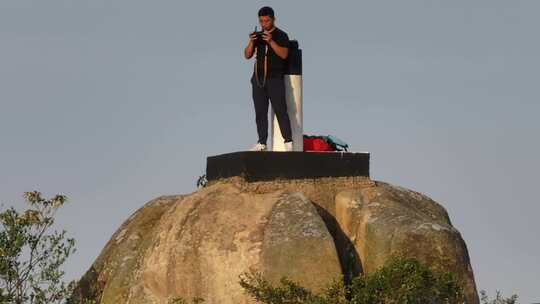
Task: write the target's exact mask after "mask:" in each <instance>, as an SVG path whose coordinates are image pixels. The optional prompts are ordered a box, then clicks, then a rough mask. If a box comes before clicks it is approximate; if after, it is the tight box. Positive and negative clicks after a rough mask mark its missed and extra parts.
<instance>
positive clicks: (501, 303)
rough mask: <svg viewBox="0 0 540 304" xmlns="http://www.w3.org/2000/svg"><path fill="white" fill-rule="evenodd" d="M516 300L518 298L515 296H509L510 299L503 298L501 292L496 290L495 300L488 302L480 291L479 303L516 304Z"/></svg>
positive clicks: (484, 292)
mask: <svg viewBox="0 0 540 304" xmlns="http://www.w3.org/2000/svg"><path fill="white" fill-rule="evenodd" d="M517 299H518V296H517V295H515V294H514V295H512V296H510V298H504V297H503V296H502V294H501V292H500V291H498V290H497V293H496V295H495V299H492V300H490V299H489V297H488V295H487V293H486V291H485V290H481V291H480V302H481V303H482V304H516V303H517Z"/></svg>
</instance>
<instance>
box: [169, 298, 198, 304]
mask: <svg viewBox="0 0 540 304" xmlns="http://www.w3.org/2000/svg"><path fill="white" fill-rule="evenodd" d="M191 303H192V304H201V303H204V299H203V298H193V299H192V300H191ZM169 304H188V302H186V300H184V299H183V298H174V299H172V300H171V301H170V302H169Z"/></svg>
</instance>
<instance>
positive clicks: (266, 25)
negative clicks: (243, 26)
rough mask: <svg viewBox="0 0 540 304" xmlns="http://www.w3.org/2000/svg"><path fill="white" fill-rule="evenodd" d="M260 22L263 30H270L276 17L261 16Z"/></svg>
mask: <svg viewBox="0 0 540 304" xmlns="http://www.w3.org/2000/svg"><path fill="white" fill-rule="evenodd" d="M259 24H260V25H261V28H262V29H263V30H265V31H269V30H271V29H272V27H274V19H272V18H271V17H270V16H260V17H259Z"/></svg>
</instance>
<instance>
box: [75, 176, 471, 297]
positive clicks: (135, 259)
mask: <svg viewBox="0 0 540 304" xmlns="http://www.w3.org/2000/svg"><path fill="white" fill-rule="evenodd" d="M393 254H402V255H406V256H411V257H416V258H418V259H420V260H422V261H424V262H426V263H427V264H429V265H430V266H432V267H434V268H438V269H441V270H443V271H453V272H455V273H456V274H457V275H458V276H459V278H460V279H461V282H462V285H463V287H464V289H465V291H466V295H467V300H468V302H469V303H473V304H476V303H478V296H477V294H476V287H475V283H474V277H473V273H472V269H471V266H470V261H469V256H468V253H467V248H466V245H465V243H464V242H463V239H462V238H461V235H460V234H459V232H458V231H457V230H456V229H455V228H453V227H452V225H451V223H450V220H449V218H448V214H447V213H446V211H445V210H444V208H443V207H442V206H440V205H439V204H437V203H436V202H434V201H433V200H431V199H429V198H428V197H426V196H424V195H422V194H420V193H417V192H414V191H411V190H407V189H404V188H401V187H398V186H392V185H390V184H387V183H382V182H375V181H372V180H370V179H369V178H364V177H350V178H317V179H304V180H273V181H266V182H246V181H244V180H243V179H242V178H238V177H235V178H228V179H223V180H219V181H213V182H211V183H209V185H208V186H207V187H204V188H201V189H200V190H198V191H195V192H193V193H191V194H189V195H172V196H161V197H158V198H156V199H154V200H152V201H150V202H148V203H147V204H146V205H145V206H143V207H142V208H141V209H139V210H138V211H136V212H135V213H134V214H133V215H132V216H130V217H129V218H128V219H127V221H126V222H125V223H123V224H122V225H121V227H120V228H119V229H118V230H117V231H116V232H115V234H114V235H113V236H112V238H111V239H110V241H109V242H108V243H107V245H106V246H105V248H104V249H103V251H102V252H101V254H100V255H99V257H98V258H97V260H96V261H95V262H94V264H93V265H92V266H91V268H90V269H89V270H88V271H87V273H86V274H85V275H84V276H83V277H82V279H81V280H80V283H79V286H78V288H77V292H76V294H75V295H76V296H84V297H86V298H91V299H95V300H97V301H98V302H100V303H106V304H108V303H168V302H169V301H170V300H171V299H173V298H175V297H183V298H185V299H191V298H194V297H201V298H204V299H205V300H206V302H205V303H209V304H213V303H220V304H227V303H235V304H242V303H254V302H253V301H252V300H251V299H250V298H249V297H248V296H247V295H246V293H245V292H244V291H243V290H242V289H241V286H240V285H239V284H238V281H239V275H240V274H241V273H243V272H249V271H259V272H262V273H263V275H264V276H265V277H266V278H268V279H269V280H270V281H272V282H277V281H278V280H279V279H280V278H281V277H282V276H287V277H289V278H291V279H292V280H294V281H296V282H298V283H300V284H301V285H303V286H306V287H308V288H310V289H312V290H315V291H317V290H320V289H321V288H322V287H323V286H325V285H326V284H327V283H329V282H330V281H331V280H333V279H335V278H338V277H340V276H342V275H344V276H345V277H346V278H350V277H352V276H355V275H358V274H360V273H361V272H371V271H373V270H374V269H376V268H377V267H379V266H381V265H382V264H383V263H384V262H385V261H386V260H387V259H388V258H389V257H390V256H391V255H393Z"/></svg>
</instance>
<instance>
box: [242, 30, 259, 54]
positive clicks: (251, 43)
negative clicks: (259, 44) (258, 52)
mask: <svg viewBox="0 0 540 304" xmlns="http://www.w3.org/2000/svg"><path fill="white" fill-rule="evenodd" d="M255 39H256V36H255V34H253V33H250V34H249V42H248V45H247V46H246V48H245V49H244V57H245V58H246V59H250V58H251V57H253V53H255Z"/></svg>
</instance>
